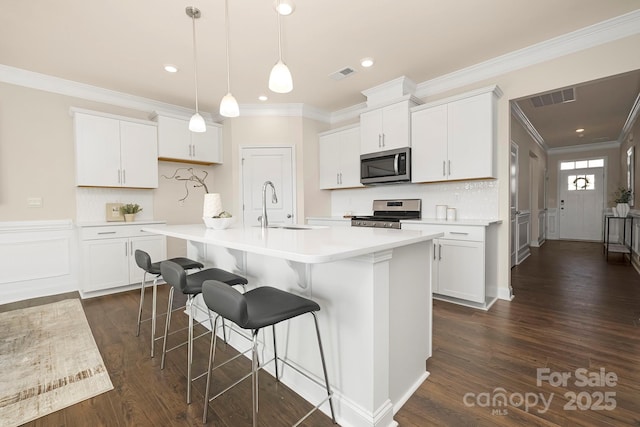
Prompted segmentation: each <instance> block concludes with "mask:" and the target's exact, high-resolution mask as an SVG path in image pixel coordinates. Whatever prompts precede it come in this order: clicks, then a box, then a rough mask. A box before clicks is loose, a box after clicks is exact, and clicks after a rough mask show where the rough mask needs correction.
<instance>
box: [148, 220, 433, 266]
mask: <svg viewBox="0 0 640 427" xmlns="http://www.w3.org/2000/svg"><path fill="white" fill-rule="evenodd" d="M298 227H308V226H298ZM143 230H144V231H147V232H150V233H155V234H161V235H165V236H169V237H175V238H178V239H185V240H191V241H195V242H201V243H208V244H212V245H218V246H222V247H226V248H230V249H236V250H240V251H245V252H250V253H256V254H262V255H267V256H272V257H277V258H283V259H287V260H290V261H297V262H302V263H307V264H317V263H323V262H331V261H337V260H341V259H347V258H353V257H357V256H360V255H365V254H370V253H373V252H378V251H383V250H388V249H393V248H396V247H400V246H406V245H410V244H413V243H418V242H424V241H427V240H432V239H434V238H437V237H440V236H442V233H423V232H421V231H414V230H389V229H380V228H367V227H319V226H315V227H313V228H310V229H303V230H287V229H280V228H268V229H266V230H262V229H261V228H260V227H247V228H242V227H233V228H228V229H226V230H214V229H209V228H206V227H205V226H204V224H202V225H200V224H191V225H168V226H163V227H154V226H148V227H143Z"/></svg>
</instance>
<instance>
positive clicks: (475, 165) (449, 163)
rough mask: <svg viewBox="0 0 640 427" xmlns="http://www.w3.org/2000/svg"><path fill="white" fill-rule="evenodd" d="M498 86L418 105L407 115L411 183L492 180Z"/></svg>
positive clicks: (494, 172)
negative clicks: (408, 118)
mask: <svg viewBox="0 0 640 427" xmlns="http://www.w3.org/2000/svg"><path fill="white" fill-rule="evenodd" d="M500 95H501V91H500V89H499V88H498V87H496V86H493V87H490V88H485V89H481V90H478V91H475V92H473V93H470V94H466V95H464V96H462V97H458V98H457V99H454V100H451V101H449V102H446V100H444V101H441V102H439V103H437V104H425V105H422V106H420V107H417V108H415V109H414V110H413V112H412V117H411V141H412V181H413V182H433V181H447V180H462V179H481V178H496V177H497V175H496V132H497V115H496V109H497V98H498V97H499V96H500Z"/></svg>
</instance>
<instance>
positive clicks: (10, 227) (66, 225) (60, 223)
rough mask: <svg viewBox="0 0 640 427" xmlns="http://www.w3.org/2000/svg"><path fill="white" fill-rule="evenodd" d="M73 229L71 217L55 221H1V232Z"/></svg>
mask: <svg viewBox="0 0 640 427" xmlns="http://www.w3.org/2000/svg"><path fill="white" fill-rule="evenodd" d="M71 229H73V221H71V220H70V219H63V220H54V221H6V222H0V233H20V232H36V231H37V232H42V231H60V230H71Z"/></svg>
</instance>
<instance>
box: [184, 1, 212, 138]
mask: <svg viewBox="0 0 640 427" xmlns="http://www.w3.org/2000/svg"><path fill="white" fill-rule="evenodd" d="M185 12H186V13H187V16H189V17H190V18H191V23H192V26H193V77H194V82H195V87H196V112H195V114H194V115H193V116H191V120H189V130H190V131H191V132H206V131H207V125H206V124H205V122H204V119H203V118H202V116H201V115H200V112H199V111H198V56H197V53H196V19H198V18H200V16H201V14H200V10H199V9H198V8H196V7H193V6H188V7H187V8H186V9H185Z"/></svg>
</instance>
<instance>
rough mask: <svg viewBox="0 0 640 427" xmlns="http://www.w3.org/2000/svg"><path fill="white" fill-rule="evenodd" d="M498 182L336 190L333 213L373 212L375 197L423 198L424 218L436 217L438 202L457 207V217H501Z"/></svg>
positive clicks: (486, 181) (332, 206) (401, 185)
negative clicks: (372, 204) (372, 205)
mask: <svg viewBox="0 0 640 427" xmlns="http://www.w3.org/2000/svg"><path fill="white" fill-rule="evenodd" d="M498 193H499V181H498V180H493V179H492V180H482V181H456V182H442V183H433V184H394V185H381V186H374V187H366V188H354V189H345V190H333V191H332V192H331V215H333V216H342V215H344V214H346V213H349V212H350V213H352V214H354V215H371V203H372V201H373V200H374V199H422V217H423V218H435V217H436V205H447V206H448V207H450V208H456V213H457V218H458V219H491V220H494V219H499V216H498V215H499V212H498V198H499V194H498Z"/></svg>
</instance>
